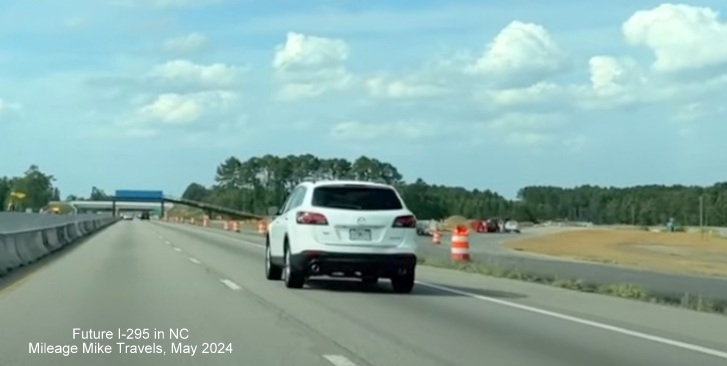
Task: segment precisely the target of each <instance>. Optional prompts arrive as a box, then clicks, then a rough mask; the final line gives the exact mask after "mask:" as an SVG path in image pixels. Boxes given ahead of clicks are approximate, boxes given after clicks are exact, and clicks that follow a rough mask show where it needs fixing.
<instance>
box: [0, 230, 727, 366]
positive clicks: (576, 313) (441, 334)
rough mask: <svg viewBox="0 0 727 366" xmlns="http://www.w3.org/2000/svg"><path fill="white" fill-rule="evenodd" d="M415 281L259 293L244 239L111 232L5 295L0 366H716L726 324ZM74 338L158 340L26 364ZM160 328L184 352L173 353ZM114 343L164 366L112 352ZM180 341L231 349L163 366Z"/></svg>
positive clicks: (609, 302) (482, 281) (453, 279)
mask: <svg viewBox="0 0 727 366" xmlns="http://www.w3.org/2000/svg"><path fill="white" fill-rule="evenodd" d="M418 279H419V281H420V282H419V283H418V284H417V287H416V288H415V290H414V292H413V293H412V294H408V295H397V294H393V293H391V291H390V289H389V285H388V283H385V282H382V283H381V284H380V285H379V286H378V287H377V288H374V289H366V288H364V287H361V286H360V285H359V283H358V282H352V281H345V280H335V281H334V280H317V281H312V282H311V284H310V286H308V287H306V288H304V289H301V290H290V289H286V288H285V287H284V286H283V284H282V283H281V282H280V281H267V280H265V279H264V276H263V250H262V246H261V245H260V241H259V240H256V239H255V238H254V237H253V235H240V234H235V233H228V232H223V231H215V230H209V229H207V230H205V229H202V228H197V227H192V226H186V225H178V224H167V223H158V222H148V221H122V222H119V223H117V224H115V225H113V226H111V227H109V228H107V229H105V230H104V231H102V232H100V233H98V234H97V235H95V236H93V237H92V238H90V239H89V240H88V241H86V242H85V243H82V244H80V245H79V246H77V247H75V248H73V249H72V250H70V251H69V252H67V253H64V255H63V256H62V257H60V258H58V259H57V260H55V261H52V262H50V263H48V264H46V265H45V266H42V267H39V268H38V269H36V270H34V271H32V272H31V273H30V274H28V275H26V276H25V277H24V278H22V279H20V280H18V281H17V282H14V283H12V284H9V285H8V284H6V286H5V287H4V288H3V289H1V290H0V327H2V332H0V365H13V366H18V365H19V366H25V365H28V366H31V365H33V366H35V365H38V366H41V365H100V364H105V365H297V366H313V365H316V366H318V365H334V366H352V365H358V366H365V365H366V366H373V365H376V366H435V365H438V366H442V365H446V366H461V365H480V364H487V363H492V364H496V365H498V366H522V365H539V366H556V365H557V366H569V365H572V366H583V365H592V366H612V365H629V366H641V365H643V366H647V365H648V366H653V365H660V366H666V365H674V366H684V365H704V366H711V365H724V364H725V362H727V317H723V316H719V315H711V314H704V313H697V312H693V311H688V310H682V309H676V308H669V307H663V306H657V305H652V304H646V303H639V302H634V301H628V300H622V299H616V298H610V297H605V296H599V295H592V294H584V293H577V292H572V291H567V290H561V289H557V288H551V287H546V286H538V285H534V284H529V283H523V282H517V281H510V280H503V279H494V278H489V277H484V276H478V275H473V274H466V273H461V272H455V271H448V270H443V269H436V268H428V267H419V269H418ZM74 328H79V331H81V330H88V329H93V330H106V331H117V329H122V331H125V330H126V329H128V328H137V329H142V331H140V332H139V334H140V335H142V336H143V335H144V332H143V329H144V328H147V329H150V330H153V329H157V330H163V333H165V337H164V338H165V339H163V340H162V339H156V340H152V339H147V340H144V339H140V340H123V341H120V340H118V336H116V335H114V337H113V338H114V339H112V340H101V341H98V342H100V343H102V344H108V345H111V346H112V353H111V354H101V355H99V354H73V355H70V356H67V357H64V356H62V355H60V354H29V343H30V342H46V343H48V344H52V345H76V346H79V347H81V345H82V343H83V341H82V340H79V339H75V340H74V339H73V329H74ZM169 328H186V329H188V332H189V338H188V339H186V340H181V341H175V340H170V339H169V334H168V333H169ZM152 334H153V332H152ZM150 336H151V334H150ZM116 342H125V343H127V344H133V345H140V346H145V345H154V344H156V345H158V346H160V347H161V350H162V351H166V354H156V355H149V354H128V353H127V354H121V353H119V350H118V346H117V345H116ZM175 342H181V343H182V344H187V345H199V346H200V347H202V345H203V343H205V342H219V343H221V344H222V345H223V346H224V347H223V350H224V349H227V345H231V349H232V351H231V352H228V353H224V354H202V353H200V352H201V348H198V349H197V353H196V354H195V355H194V356H190V355H185V354H172V353H171V352H172V346H171V344H172V343H175ZM79 351H80V349H79ZM199 358H202V359H199Z"/></svg>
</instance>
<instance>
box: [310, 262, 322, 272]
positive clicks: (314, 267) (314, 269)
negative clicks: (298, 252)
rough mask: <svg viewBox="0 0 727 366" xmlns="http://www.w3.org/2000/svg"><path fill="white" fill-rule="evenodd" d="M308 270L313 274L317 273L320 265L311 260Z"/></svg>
mask: <svg viewBox="0 0 727 366" xmlns="http://www.w3.org/2000/svg"><path fill="white" fill-rule="evenodd" d="M310 271H311V272H312V273H314V274H318V273H319V272H320V271H321V266H319V265H318V263H316V262H313V263H311V265H310Z"/></svg>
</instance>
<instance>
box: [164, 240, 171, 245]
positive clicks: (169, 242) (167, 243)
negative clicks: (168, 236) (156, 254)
mask: <svg viewBox="0 0 727 366" xmlns="http://www.w3.org/2000/svg"><path fill="white" fill-rule="evenodd" d="M164 244H166V245H172V242H171V241H169V240H167V241H165V242H164Z"/></svg>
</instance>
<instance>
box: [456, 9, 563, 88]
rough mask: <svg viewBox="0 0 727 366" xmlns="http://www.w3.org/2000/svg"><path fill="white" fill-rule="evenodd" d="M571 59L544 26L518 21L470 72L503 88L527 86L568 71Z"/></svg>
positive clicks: (496, 39)
mask: <svg viewBox="0 0 727 366" xmlns="http://www.w3.org/2000/svg"><path fill="white" fill-rule="evenodd" d="M568 66H569V62H568V56H567V54H566V53H565V51H563V50H562V49H561V48H560V46H558V44H557V43H556V42H555V41H554V40H553V38H552V37H551V36H550V33H549V32H548V31H547V30H546V29H545V28H544V27H543V26H541V25H538V24H533V23H524V22H520V21H514V22H512V23H510V24H509V25H508V26H507V27H505V28H504V29H503V30H502V31H500V33H499V34H498V35H497V36H496V37H495V39H494V40H493V41H492V42H491V43H490V44H489V45H488V46H487V49H486V51H485V52H484V53H483V54H482V56H480V57H479V58H478V59H477V60H476V61H475V62H474V63H473V64H472V65H469V66H468V67H467V69H466V71H467V72H468V73H471V74H476V75H483V76H486V77H487V78H488V79H489V80H491V81H493V82H494V83H495V84H496V85H497V86H499V87H503V88H518V87H526V86H530V85H532V84H535V83H538V82H540V81H543V80H546V79H548V78H550V77H552V76H554V75H558V74H560V73H562V72H564V71H566V70H567V69H568Z"/></svg>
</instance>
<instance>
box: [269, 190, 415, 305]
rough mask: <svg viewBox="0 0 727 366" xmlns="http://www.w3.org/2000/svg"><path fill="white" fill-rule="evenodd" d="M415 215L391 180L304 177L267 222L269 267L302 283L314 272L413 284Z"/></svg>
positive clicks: (401, 287) (291, 283) (400, 286)
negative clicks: (345, 179)
mask: <svg viewBox="0 0 727 366" xmlns="http://www.w3.org/2000/svg"><path fill="white" fill-rule="evenodd" d="M416 238H417V234H416V217H415V216H414V214H413V213H412V212H411V211H409V210H408V209H407V208H406V205H405V204H404V201H403V200H402V198H401V196H400V195H399V193H398V192H397V191H396V189H395V188H394V187H392V186H390V185H385V184H378V183H370V182H360V181H342V180H336V181H318V182H304V183H301V184H299V185H298V186H297V187H295V189H293V191H292V192H291V194H290V196H288V198H287V200H286V202H285V204H284V205H283V207H282V208H281V209H280V210H278V212H277V213H276V217H275V219H274V220H273V221H272V222H271V223H270V225H269V228H268V234H267V240H266V245H265V275H266V277H267V278H268V279H269V280H280V279H283V280H284V281H285V285H286V287H288V288H302V287H303V285H304V284H305V281H306V279H307V278H309V277H311V276H332V277H359V278H361V279H362V280H363V282H364V283H366V284H370V285H374V284H376V283H377V282H378V279H379V278H389V279H391V285H392V287H393V289H394V291H395V292H397V293H409V292H411V291H412V289H413V287H414V280H415V268H416V264H417V253H416V250H417V244H416Z"/></svg>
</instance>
